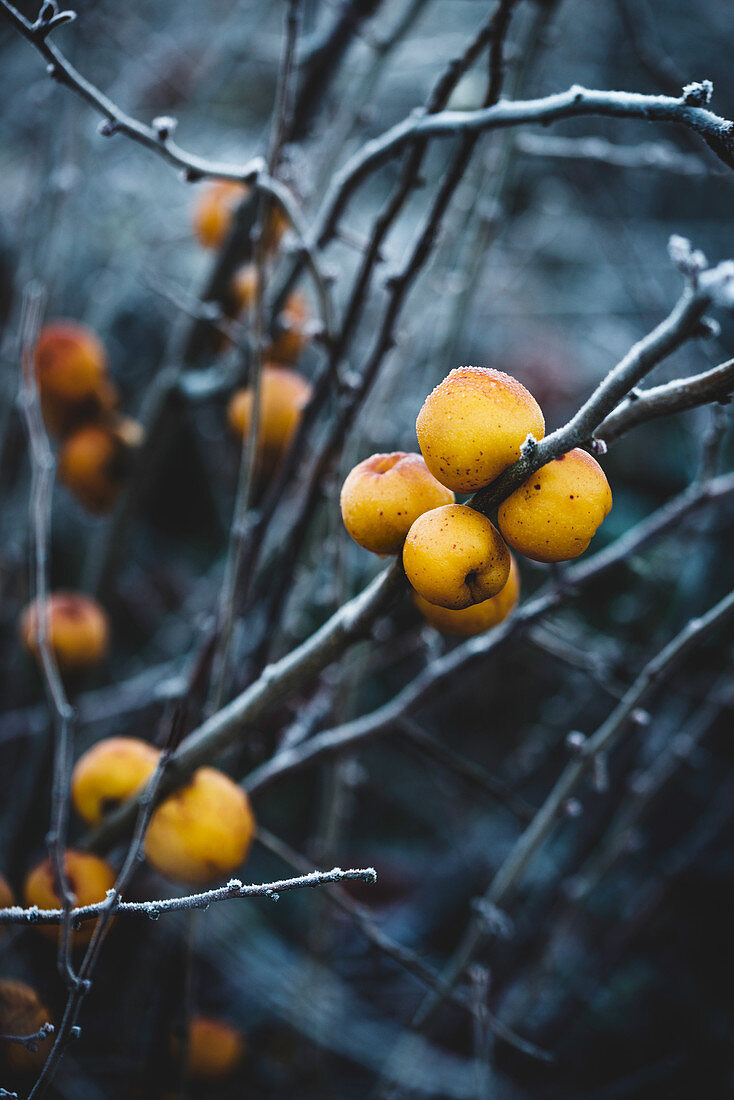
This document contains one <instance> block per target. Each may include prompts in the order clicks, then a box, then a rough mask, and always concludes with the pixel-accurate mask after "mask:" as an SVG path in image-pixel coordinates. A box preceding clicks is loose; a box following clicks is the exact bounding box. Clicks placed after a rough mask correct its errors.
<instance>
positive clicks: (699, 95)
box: [313, 84, 734, 248]
mask: <svg viewBox="0 0 734 1100" xmlns="http://www.w3.org/2000/svg"><path fill="white" fill-rule="evenodd" d="M709 95H710V88H709V86H708V85H703V84H693V85H689V86H688V89H686V90H684V93H683V95H682V96H678V97H673V96H663V95H643V94H640V93H636V92H608V91H596V90H592V89H589V88H583V87H581V85H578V84H574V85H573V86H572V87H570V88H569V89H568V90H567V91H565V92H557V93H555V94H554V95H549V96H544V97H543V98H541V99H528V100H515V101H504V100H503V101H500V102H499V103H497V104H495V105H494V106H492V107H487V108H484V109H482V110H477V111H442V112H440V113H439V114H435V115H424V114H422V113H414V114H412V115H410V116H409V117H408V118H406V119H404V120H403V121H402V122H399V123H397V124H396V125H395V126H393V127H392V128H391V129H390V130H387V131H386V132H385V133H383V134H381V135H380V136H379V137H376V138H374V139H373V140H372V141H368V142H367V143H366V144H365V145H364V146H363V147H362V148H361V149H360V150H358V151H357V152H356V153H355V154H354V156H353V157H351V158H350V159H349V161H347V163H346V164H345V165H344V166H343V168H341V169H340V171H339V172H337V173H335V175H334V178H333V180H332V183H331V185H330V187H329V190H328V191H327V193H326V197H325V199H324V202H323V204H322V207H321V213H320V214H319V216H318V218H317V221H316V226H315V228H314V231H313V241H314V243H315V244H316V245H317V246H318V247H319V248H323V247H324V245H325V244H326V243H327V242H328V241H329V240H330V239H331V237H332V236H333V234H334V232H335V230H336V227H337V225H338V222H339V218H340V217H341V215H342V212H343V210H344V208H345V206H346V204H347V201H348V199H349V197H350V195H351V194H352V192H353V191H355V190H356V189H357V187H358V186H359V185H360V184H361V183H362V182H363V181H364V180H365V179H366V178H367V176H368V175H370V173H371V172H373V171H374V170H375V169H376V168H379V167H380V166H381V165H383V164H385V163H387V161H389V160H390V159H392V157H394V156H395V155H396V154H397V153H398V152H400V150H401V149H402V148H403V147H404V146H405V145H406V144H408V143H409V142H411V141H414V140H415V138H417V137H430V138H440V137H456V136H458V135H460V134H464V133H472V132H477V131H489V130H497V129H503V128H505V127H507V126H520V125H523V124H525V123H534V122H540V123H546V124H547V123H549V122H556V121H558V120H559V119H564V118H575V117H578V116H582V115H599V116H605V117H614V118H633V119H643V120H645V121H648V122H675V123H679V124H681V125H683V126H686V127H688V129H690V130H692V131H694V132H695V133H697V134H698V135H699V136H700V137H701V138H703V140H704V141H705V142H706V144H707V145H708V146H709V147H710V148H711V149H712V150H713V151H714V152H715V153H716V154H717V156H718V157H719V158H720V159H721V160H722V161H723V162H724V163H725V164H726V165H727V166H728V167H729V168H732V167H734V123H732V122H731V121H729V120H728V119H725V118H720V117H719V116H718V115H716V114H714V113H713V111H710V110H708V108H707V107H704V106H700V105H699V104H702V103H707V102H708V98H709Z"/></svg>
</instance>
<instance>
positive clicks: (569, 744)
mask: <svg viewBox="0 0 734 1100" xmlns="http://www.w3.org/2000/svg"><path fill="white" fill-rule="evenodd" d="M585 747H586V738H585V737H584V735H583V733H581V731H580V730H571V732H570V733H569V734H568V736H567V737H566V748H567V749H568V751H569V752H570V753H571V755H572V756H580V755H581V754H582V753H583V751H584V748H585Z"/></svg>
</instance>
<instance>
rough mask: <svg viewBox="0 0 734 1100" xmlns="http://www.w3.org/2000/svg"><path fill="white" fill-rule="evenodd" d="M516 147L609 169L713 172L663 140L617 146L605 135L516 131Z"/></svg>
mask: <svg viewBox="0 0 734 1100" xmlns="http://www.w3.org/2000/svg"><path fill="white" fill-rule="evenodd" d="M514 144H515V149H516V150H517V151H518V152H519V153H522V154H523V155H524V156H532V157H542V158H546V159H550V160H580V161H586V162H588V163H590V164H600V165H605V166H608V167H611V168H634V169H637V168H642V169H646V170H650V169H653V170H656V171H660V172H672V173H673V174H674V175H679V176H693V177H698V178H701V177H703V176H712V175H715V174H716V172H715V171H714V170H713V169H712V168H710V167H709V166H708V165H707V164H705V163H704V161H702V160H701V159H700V158H699V157H697V156H694V155H693V154H692V153H681V151H680V150H679V149H676V147H675V146H674V145H670V144H668V143H667V142H662V141H641V142H639V144H637V145H616V144H615V143H614V142H611V141H607V140H606V138H601V137H597V136H596V135H594V136H592V137H583V138H567V137H556V136H555V135H551V134H535V133H527V134H526V133H519V134H518V135H517V137H516V138H515V143H514Z"/></svg>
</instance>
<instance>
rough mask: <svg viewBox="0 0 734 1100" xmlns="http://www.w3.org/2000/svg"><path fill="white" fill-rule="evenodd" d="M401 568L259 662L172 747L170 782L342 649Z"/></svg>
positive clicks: (98, 841) (127, 809) (104, 839)
mask: <svg viewBox="0 0 734 1100" xmlns="http://www.w3.org/2000/svg"><path fill="white" fill-rule="evenodd" d="M402 585H403V574H402V571H401V569H400V567H399V565H398V564H397V563H394V564H393V565H391V566H389V567H388V568H387V569H386V570H384V571H383V572H382V573H379V574H378V575H377V577H375V579H374V580H373V581H372V583H371V584H369V585H368V586H367V588H365V589H364V591H363V592H361V593H360V594H359V595H358V596H356V597H355V598H354V599H353V600H350V601H349V603H347V604H344V606H343V607H341V608H340V609H339V610H338V611H337V612H336V613H335V614H334V615H332V617H331V618H330V619H329V620H328V621H327V622H326V623H324V625H323V626H322V627H321V628H320V629H319V630H317V631H316V632H315V633H314V634H313V635H311V637H310V638H308V639H307V640H306V641H305V642H303V643H302V644H301V645H300V646H298V647H297V648H296V649H294V650H292V651H291V652H290V653H289V654H287V656H285V657H283V658H282V659H281V660H279V661H276V662H275V663H274V664H272V665H269V666H268V667H267V668H265V669H264V670H263V672H262V674H261V676H260V677H259V679H258V680H257V681H255V683H253V684H251V685H250V686H249V687H248V688H247V689H246V690H245V691H244V692H242V694H241V695H238V696H237V698H235V699H233V700H232V702H231V703H228V704H227V705H226V706H225V707H223V708H222V710H220V711H218V712H217V713H216V714H214V715H212V716H211V718H209V719H208V720H207V721H205V722H204V723H203V725H201V726H199V728H198V729H197V730H194V732H193V733H191V734H190V735H189V736H188V737H187V738H186V740H185V742H184V743H183V744H182V745H181V747H180V749H178V751H177V752H175V753H174V755H173V757H172V761H171V777H170V784H168V783H166V784H164V785H163V792H162V793H165V792H166V791H167V790H169V789H171V788H172V787H173V786H175V785H177V784H180V783H181V782H182V781H183V780H184V779H185V778H186V777H187V776H188V775H190V774H191V773H192V772H193V771H195V770H196V768H197V767H199V766H200V765H201V764H204V763H207V762H208V761H209V760H211V759H212V757H213V756H216V754H217V753H218V752H220V751H222V750H223V749H224V748H226V747H227V746H229V745H232V744H233V743H234V742H235V741H236V740H237V739H238V738H239V736H240V734H241V732H242V729H243V728H244V727H245V726H247V725H249V724H251V723H253V722H255V721H257V720H258V719H259V718H260V717H261V716H262V715H263V714H264V713H265V712H266V711H267V710H268V709H269V708H270V707H272V706H274V705H276V704H277V703H279V702H281V701H282V700H283V699H284V698H285V697H286V696H287V695H288V694H290V693H291V692H293V691H296V690H298V688H299V687H301V686H302V685H303V684H305V683H307V682H308V681H310V680H311V679H313V678H314V677H315V676H317V675H318V674H319V673H320V672H321V671H322V670H323V669H324V668H326V666H327V665H328V664H330V663H331V662H332V661H335V660H336V659H337V658H338V657H340V656H341V655H342V653H343V652H344V649H345V648H346V646H348V645H349V644H350V643H352V642H354V641H356V640H357V639H359V638H363V637H365V636H366V635H367V634H369V631H370V630H371V629H372V626H373V624H374V622H375V621H376V620H377V618H378V617H379V616H380V615H382V614H384V613H385V612H386V611H387V610H388V609H389V606H390V604H391V602H392V601H393V600H394V599H395V598H396V597H397V595H398V594H399V592H400V591H401V590H402ZM136 807H137V803H136V802H134V801H132V802H129V803H127V804H126V805H125V806H122V807H121V808H120V809H119V810H118V811H116V812H115V813H113V814H111V815H110V816H109V817H108V818H107V819H106V820H105V822H104V823H103V824H102V825H101V826H100V827H99V829H97V830H96V832H95V833H94V834H93V835H92V836H91V837H90V838H89V840H88V845H89V847H91V848H97V849H103V848H105V847H106V846H108V845H109V844H110V843H111V842H112V841H113V840H114V839H116V838H117V837H119V836H122V835H124V833H125V831H126V830H127V829H128V828H129V827H130V825H131V824H132V821H133V820H134V819H135V814H136Z"/></svg>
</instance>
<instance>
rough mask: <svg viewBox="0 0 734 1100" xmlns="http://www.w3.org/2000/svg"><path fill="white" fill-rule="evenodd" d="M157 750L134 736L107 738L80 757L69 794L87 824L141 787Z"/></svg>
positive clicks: (157, 752)
mask: <svg viewBox="0 0 734 1100" xmlns="http://www.w3.org/2000/svg"><path fill="white" fill-rule="evenodd" d="M160 755H161V754H160V750H159V749H156V748H155V747H154V746H153V745H150V744H149V743H148V742H147V741H141V740H140V739H139V738H137V737H107V738H105V740H104V741H99V742H98V743H97V744H96V745H93V746H92V748H91V749H88V750H87V752H85V753H84V754H83V756H80V757H79V759H78V760H77V762H76V765H75V767H74V771H73V772H72V776H71V797H72V801H73V803H74V807H75V809H76V812H77V813H78V814H79V816H80V817H81V818H82V819H83V820H84V821H86V822H87V824H88V825H99V823H100V821H101V820H102V818H103V817H104V816H105V815H106V814H108V813H109V812H110V810H112V809H114V808H115V806H117V805H119V803H121V802H126V801H127V799H128V798H132V797H133V795H134V794H137V792H138V791H140V790H142V788H143V787H145V785H146V783H147V782H148V780H149V779H150V777H151V775H152V774H153V772H154V771H155V768H156V765H157V764H158V760H159V758H160Z"/></svg>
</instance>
